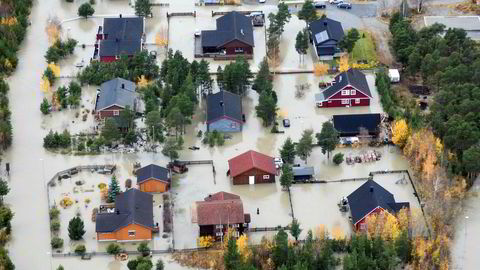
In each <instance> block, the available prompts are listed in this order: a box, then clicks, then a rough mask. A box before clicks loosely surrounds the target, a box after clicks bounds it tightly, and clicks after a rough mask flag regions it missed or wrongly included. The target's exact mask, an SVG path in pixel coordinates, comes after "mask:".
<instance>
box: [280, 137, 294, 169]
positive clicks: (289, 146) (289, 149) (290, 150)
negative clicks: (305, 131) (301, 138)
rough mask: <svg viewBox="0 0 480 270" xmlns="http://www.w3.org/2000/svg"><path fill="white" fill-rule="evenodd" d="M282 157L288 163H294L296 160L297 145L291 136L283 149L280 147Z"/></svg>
mask: <svg viewBox="0 0 480 270" xmlns="http://www.w3.org/2000/svg"><path fill="white" fill-rule="evenodd" d="M280 157H282V159H283V161H285V162H286V163H288V164H293V162H294V160H295V145H294V144H293V142H292V139H290V137H288V138H287V139H286V140H285V142H284V143H283V146H282V149H280Z"/></svg>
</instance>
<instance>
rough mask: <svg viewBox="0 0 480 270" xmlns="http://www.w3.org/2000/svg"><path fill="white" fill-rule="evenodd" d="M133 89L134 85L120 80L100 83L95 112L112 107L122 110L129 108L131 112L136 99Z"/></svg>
mask: <svg viewBox="0 0 480 270" xmlns="http://www.w3.org/2000/svg"><path fill="white" fill-rule="evenodd" d="M135 88H136V87H135V83H133V82H131V81H128V80H125V79H122V78H115V79H113V80H110V81H107V82H104V83H102V85H101V86H100V96H99V97H98V100H97V104H96V105H95V111H101V110H103V109H106V108H108V107H110V106H112V105H118V106H120V107H122V108H125V107H126V106H130V108H131V109H132V110H133V109H134V104H135V98H136V93H135Z"/></svg>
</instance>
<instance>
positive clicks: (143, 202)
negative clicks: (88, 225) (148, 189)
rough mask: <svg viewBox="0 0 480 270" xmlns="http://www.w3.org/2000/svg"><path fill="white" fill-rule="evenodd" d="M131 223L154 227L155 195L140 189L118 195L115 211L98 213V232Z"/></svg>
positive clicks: (114, 229)
mask: <svg viewBox="0 0 480 270" xmlns="http://www.w3.org/2000/svg"><path fill="white" fill-rule="evenodd" d="M130 224H138V225H141V226H144V227H147V228H150V229H153V197H152V195H151V194H148V193H145V192H142V191H140V190H138V189H129V190H127V191H125V192H123V193H120V194H118V195H117V197H116V200H115V212H114V213H101V214H97V218H96V229H95V231H96V232H114V231H116V230H118V229H120V228H123V227H125V226H128V225H130Z"/></svg>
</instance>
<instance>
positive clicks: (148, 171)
mask: <svg viewBox="0 0 480 270" xmlns="http://www.w3.org/2000/svg"><path fill="white" fill-rule="evenodd" d="M136 174H137V184H140V183H143V182H145V181H146V180H148V179H151V178H154V179H158V180H161V181H164V182H167V183H170V181H171V179H170V171H169V170H168V169H167V168H164V167H161V166H158V165H155V164H150V165H147V166H145V167H142V168H140V169H138V170H137V171H136Z"/></svg>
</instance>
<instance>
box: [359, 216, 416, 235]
mask: <svg viewBox="0 0 480 270" xmlns="http://www.w3.org/2000/svg"><path fill="white" fill-rule="evenodd" d="M402 211H403V213H401V214H400V213H399V214H400V217H399V218H397V217H396V216H394V215H392V214H390V213H388V212H386V211H385V212H382V213H379V214H371V215H369V216H367V218H366V221H365V222H366V226H367V236H368V237H375V236H380V237H382V238H383V239H386V240H395V239H396V238H397V237H398V236H399V235H400V233H401V231H402V229H404V228H405V229H406V228H408V213H407V210H403V209H402V210H401V211H400V212H402Z"/></svg>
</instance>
